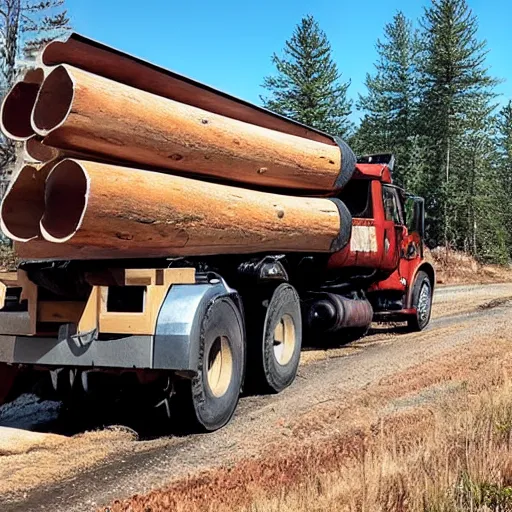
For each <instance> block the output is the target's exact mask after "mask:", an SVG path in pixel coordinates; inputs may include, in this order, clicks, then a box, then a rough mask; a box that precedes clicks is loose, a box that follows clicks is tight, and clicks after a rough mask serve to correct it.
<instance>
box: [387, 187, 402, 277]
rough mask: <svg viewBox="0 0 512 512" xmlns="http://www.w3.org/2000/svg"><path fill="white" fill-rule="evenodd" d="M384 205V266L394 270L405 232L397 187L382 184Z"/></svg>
mask: <svg viewBox="0 0 512 512" xmlns="http://www.w3.org/2000/svg"><path fill="white" fill-rule="evenodd" d="M382 202H383V205H384V257H383V259H382V268H383V269H385V270H394V269H396V268H397V267H398V263H399V261H400V251H401V247H402V239H403V234H404V224H405V222H404V213H403V206H402V200H401V198H400V195H399V193H398V190H397V189H396V187H393V186H391V185H382Z"/></svg>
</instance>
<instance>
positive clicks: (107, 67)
mask: <svg viewBox="0 0 512 512" xmlns="http://www.w3.org/2000/svg"><path fill="white" fill-rule="evenodd" d="M40 58H41V62H42V64H44V65H45V66H56V65H58V64H69V65H71V66H74V67H76V68H80V69H83V70H84V71H89V72H90V73H93V74H95V75H99V76H103V77H105V78H109V79H111V80H114V81H115V82H120V83H122V84H125V85H129V86H131V87H135V88H136V89H140V90H141V91H147V92H150V93H152V94H156V95H158V96H162V97H164V98H169V99H171V100H176V101H179V102H180V103H185V104H186V105H192V106H194V107H198V108H201V109H203V110H207V111H208V112H213V113H215V114H220V115H222V116H226V117H231V118H233V119H238V120H240V121H245V122H246V123H251V124H255V125H257V126H262V127H264V128H270V129H271V130H277V131H280V132H283V133H288V134H290V135H297V136H298V137H303V138H306V139H310V140H316V141H317V142H323V143H324V144H331V145H333V144H335V142H334V140H333V138H332V137H331V136H329V135H327V134H325V133H322V132H321V131H319V130H316V129H314V128H311V127H309V126H305V125H303V124H301V123H298V122H296V121H293V120H291V119H287V118H286V117H283V116H281V115H279V114H276V113H274V112H270V111H269V110H266V109H264V108H262V107H259V106H257V105H253V104H251V103H249V102H247V101H244V100H241V99H239V98H235V97H234V96H230V95H229V94H226V93H224V92H221V91H218V90H216V89H214V88H212V87H209V86H207V85H205V84H202V83H200V82H197V81H195V80H192V79H190V78H187V77H185V76H183V75H180V74H178V73H175V72H173V71H169V70H167V69H164V68H161V67H159V66H156V65H155V64H151V63H149V62H146V61H144V60H142V59H139V58H137V57H134V56H133V55H129V54H127V53H124V52H121V51H119V50H116V49H114V48H111V47H109V46H107V45H104V44H102V43H99V42H97V41H94V40H92V39H89V38H87V37H85V36H82V35H80V34H77V33H72V34H70V35H69V37H68V38H67V39H66V40H64V41H52V42H51V43H49V44H48V45H47V46H46V47H45V48H44V49H43V51H42V52H41V55H40Z"/></svg>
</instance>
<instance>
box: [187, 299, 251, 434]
mask: <svg viewBox="0 0 512 512" xmlns="http://www.w3.org/2000/svg"><path fill="white" fill-rule="evenodd" d="M244 371H245V333H244V324H243V319H242V315H241V313H240V311H239V309H238V307H237V306H236V305H235V303H234V302H233V300H231V299H230V298H229V297H221V298H219V299H217V300H215V302H213V304H211V306H210V307H209V309H208V310H207V312H206V314H205V316H204V318H203V321H202V324H201V333H200V348H199V364H198V372H197V373H196V375H195V376H194V377H193V379H192V381H191V382H190V390H189V391H190V404H189V406H190V407H189V410H190V415H189V420H190V421H191V423H192V425H191V427H192V428H193V429H194V430H200V431H208V432H211V431H213V430H217V429H219V428H221V427H223V426H224V425H225V424H226V423H227V422H228V421H229V420H230V419H231V416H232V415H233V413H234V412H235V409H236V406H237V404H238V398H239V396H240V389H241V387H242V382H243V377H244Z"/></svg>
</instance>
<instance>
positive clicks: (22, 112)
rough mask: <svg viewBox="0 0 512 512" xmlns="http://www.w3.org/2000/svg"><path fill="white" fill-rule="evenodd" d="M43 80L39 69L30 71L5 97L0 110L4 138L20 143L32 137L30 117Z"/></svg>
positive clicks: (42, 72)
mask: <svg viewBox="0 0 512 512" xmlns="http://www.w3.org/2000/svg"><path fill="white" fill-rule="evenodd" d="M43 79H44V71H43V70H42V69H41V68H36V69H31V70H29V71H27V73H25V76H24V77H23V78H22V79H21V80H20V81H19V82H16V83H15V84H14V85H13V86H12V88H11V90H10V91H9V92H8V93H7V95H6V96H5V98H4V100H3V102H2V106H1V108H0V128H1V130H2V132H3V133H4V135H5V136H6V137H8V138H10V139H13V140H17V141H21V140H27V139H28V138H29V137H32V136H33V135H34V130H33V129H32V125H31V124H30V116H31V113H32V108H33V107H34V104H35V102H36V98H37V94H38V92H39V88H40V86H41V83H42V82H43Z"/></svg>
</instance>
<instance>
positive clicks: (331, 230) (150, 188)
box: [40, 159, 351, 259]
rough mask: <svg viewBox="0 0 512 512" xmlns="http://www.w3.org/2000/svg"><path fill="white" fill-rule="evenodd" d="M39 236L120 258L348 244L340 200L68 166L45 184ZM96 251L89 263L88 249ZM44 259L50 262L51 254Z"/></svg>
mask: <svg viewBox="0 0 512 512" xmlns="http://www.w3.org/2000/svg"><path fill="white" fill-rule="evenodd" d="M40 229H41V233H42V235H43V237H44V238H45V239H46V240H48V241H50V242H53V243H54V245H59V244H62V245H64V246H66V245H68V246H74V247H81V248H85V250H82V258H81V259H95V258H97V257H98V256H97V254H98V253H101V251H102V250H105V251H107V252H108V253H109V254H112V253H113V252H116V253H118V255H119V256H122V257H146V258H149V257H162V256H193V255H208V254H230V253H237V254H238V253H240V254H242V253H257V252H281V251H293V252H295V251H305V252H326V253H328V252H332V251H335V250H338V249H340V248H341V247H343V246H344V245H345V244H346V243H347V242H348V239H349V237H350V230H351V218H350V214H349V213H348V210H347V209H346V207H345V206H344V205H343V203H342V202H341V201H339V200H338V199H322V198H298V197H290V196H283V195H277V194H270V193H266V192H256V191H252V190H247V189H242V188H236V187H229V186H225V185H219V184H214V183H206V182H201V181H196V180H192V179H189V178H183V177H179V176H171V175H166V174H163V173H156V172H149V171H140V170H137V169H128V168H123V167H116V166H112V165H107V164H101V163H94V162H85V161H79V160H71V159H66V160H63V161H62V162H60V163H58V164H57V165H56V166H55V167H54V169H53V170H52V171H51V172H50V174H49V176H48V178H47V181H46V190H45V213H44V216H43V218H42V220H41V226H40ZM88 247H90V248H94V249H95V250H94V251H91V254H90V255H89V256H88V254H87V248H88ZM48 257H50V256H49V255H48Z"/></svg>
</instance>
